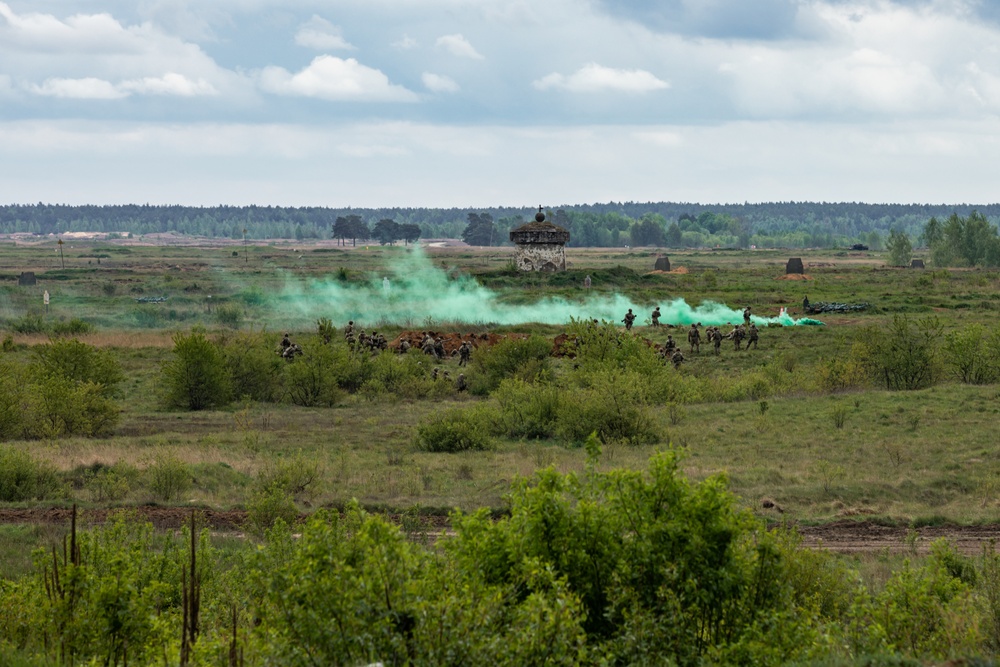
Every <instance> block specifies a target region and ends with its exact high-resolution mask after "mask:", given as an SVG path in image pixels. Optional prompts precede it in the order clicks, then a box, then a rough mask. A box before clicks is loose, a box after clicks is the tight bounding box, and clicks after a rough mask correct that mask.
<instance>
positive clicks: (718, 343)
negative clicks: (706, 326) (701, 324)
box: [710, 326, 722, 354]
mask: <svg viewBox="0 0 1000 667" xmlns="http://www.w3.org/2000/svg"><path fill="white" fill-rule="evenodd" d="M710 340H711V341H712V345H713V346H714V347H715V353H716V354H719V353H720V352H719V348H720V347H722V330H721V329H719V327H717V326H716V327H712V337H711V339H710Z"/></svg>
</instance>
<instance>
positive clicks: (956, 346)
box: [944, 324, 1000, 384]
mask: <svg viewBox="0 0 1000 667" xmlns="http://www.w3.org/2000/svg"><path fill="white" fill-rule="evenodd" d="M944 357H945V359H947V363H948V366H949V368H950V369H951V371H952V372H953V373H954V374H955V376H956V377H957V378H958V379H959V380H961V381H962V382H964V383H966V384H992V383H994V382H996V381H997V380H998V379H1000V332H997V331H994V330H987V329H986V327H984V326H983V325H981V324H972V325H970V326H968V327H966V328H964V329H961V330H958V331H952V332H950V333H949V334H948V335H947V336H945V341H944Z"/></svg>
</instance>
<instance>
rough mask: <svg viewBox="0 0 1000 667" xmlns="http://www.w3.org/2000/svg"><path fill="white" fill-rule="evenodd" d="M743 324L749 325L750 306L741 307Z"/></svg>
mask: <svg viewBox="0 0 1000 667" xmlns="http://www.w3.org/2000/svg"><path fill="white" fill-rule="evenodd" d="M743 324H744V325H745V326H750V306H747V307H746V308H744V309H743Z"/></svg>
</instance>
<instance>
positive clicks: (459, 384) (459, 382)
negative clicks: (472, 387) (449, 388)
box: [455, 373, 468, 391]
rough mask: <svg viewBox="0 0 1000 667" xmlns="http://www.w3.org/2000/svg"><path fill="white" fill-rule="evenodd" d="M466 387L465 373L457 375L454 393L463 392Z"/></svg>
mask: <svg viewBox="0 0 1000 667" xmlns="http://www.w3.org/2000/svg"><path fill="white" fill-rule="evenodd" d="M467 388H468V385H467V384H466V383H465V373H459V374H458V377H457V378H455V391H465V390H466V389H467Z"/></svg>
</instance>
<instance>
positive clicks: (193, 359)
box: [163, 330, 232, 410]
mask: <svg viewBox="0 0 1000 667" xmlns="http://www.w3.org/2000/svg"><path fill="white" fill-rule="evenodd" d="M163 378H164V386H165V389H166V395H165V399H166V403H167V405H169V406H170V407H177V408H184V409H186V410H204V409H206V408H213V407H220V406H223V405H226V404H227V403H229V401H230V398H231V395H232V388H231V385H230V380H229V373H228V370H227V368H226V359H225V357H224V356H223V354H222V351H221V350H219V348H218V347H217V346H216V345H215V344H214V343H213V342H212V341H210V340H209V339H208V337H207V336H206V335H205V332H204V331H199V330H194V331H192V332H191V333H190V334H184V333H177V334H175V335H174V358H173V359H171V360H170V361H168V362H167V363H166V364H164V366H163Z"/></svg>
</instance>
